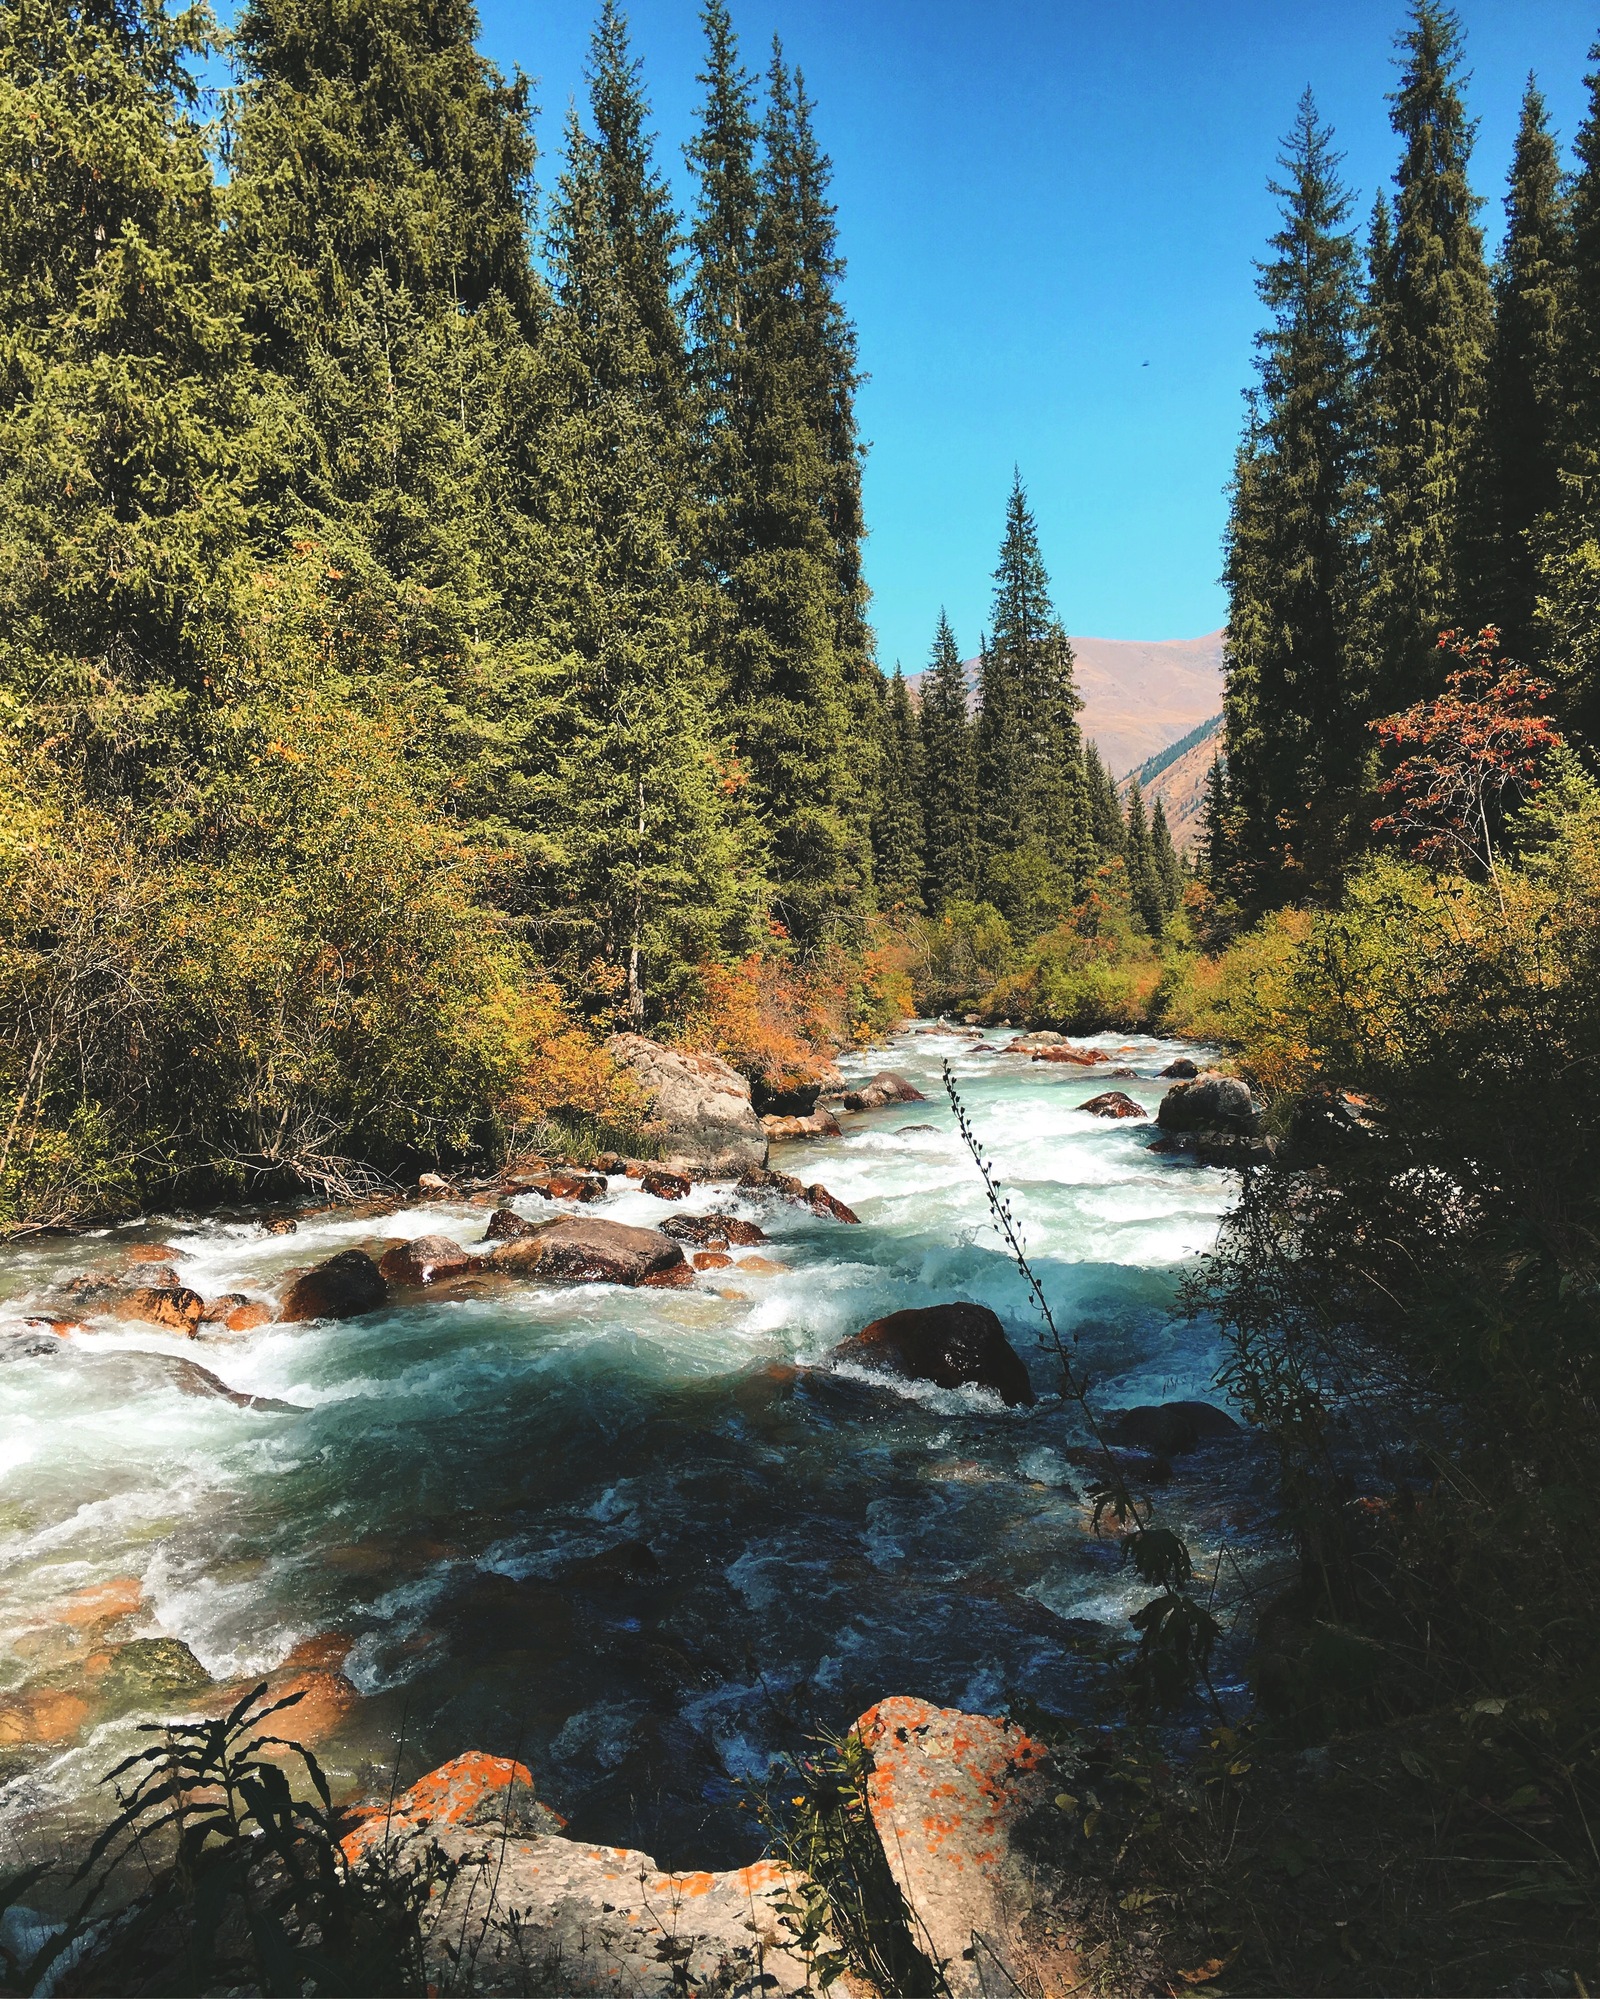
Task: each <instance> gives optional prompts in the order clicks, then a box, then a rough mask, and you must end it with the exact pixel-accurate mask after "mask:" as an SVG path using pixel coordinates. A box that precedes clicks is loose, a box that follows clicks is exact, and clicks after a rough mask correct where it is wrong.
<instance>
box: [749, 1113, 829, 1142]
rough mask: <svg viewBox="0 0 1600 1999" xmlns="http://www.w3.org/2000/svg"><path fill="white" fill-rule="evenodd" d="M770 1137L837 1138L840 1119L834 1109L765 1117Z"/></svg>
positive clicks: (765, 1127)
mask: <svg viewBox="0 0 1600 1999" xmlns="http://www.w3.org/2000/svg"><path fill="white" fill-rule="evenodd" d="M761 1123H762V1126H763V1128H764V1129H765V1131H766V1134H767V1136H768V1138H771V1139H784V1138H837V1137H838V1136H839V1130H840V1126H839V1120H838V1119H837V1118H836V1117H835V1116H834V1114H833V1112H832V1111H812V1112H811V1113H810V1115H809V1116H807V1117H764V1118H763V1119H762V1120H761Z"/></svg>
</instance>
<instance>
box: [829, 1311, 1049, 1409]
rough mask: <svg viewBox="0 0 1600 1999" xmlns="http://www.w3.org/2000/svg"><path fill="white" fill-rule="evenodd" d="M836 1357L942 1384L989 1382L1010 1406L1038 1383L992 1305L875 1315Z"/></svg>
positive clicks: (1029, 1394)
mask: <svg viewBox="0 0 1600 1999" xmlns="http://www.w3.org/2000/svg"><path fill="white" fill-rule="evenodd" d="M832 1358H833V1359H834V1360H844V1361H851V1362H854V1364H855V1365H856V1366H858V1367H868V1368H875V1369H878V1370H879V1371H881V1372H883V1373H886V1374H898V1375H901V1376H903V1377H904V1378H905V1379H906V1380H908V1381H931V1382H932V1383H933V1384H934V1385H935V1387H938V1388H963V1387H972V1388H987V1389H991V1390H992V1391H993V1392H994V1393H995V1394H996V1395H998V1396H999V1397H1000V1399H1001V1401H1002V1402H1004V1403H1005V1405H1006V1407H1007V1408H1008V1409H1015V1408H1017V1407H1018V1406H1019V1405H1022V1404H1028V1403H1031V1402H1032V1401H1033V1383H1032V1382H1031V1381H1029V1379H1028V1370H1027V1368H1026V1367H1024V1366H1023V1364H1022V1358H1021V1356H1020V1355H1019V1354H1018V1352H1017V1350H1016V1348H1015V1347H1014V1346H1013V1345H1012V1344H1011V1342H1010V1341H1009V1340H1008V1339H1007V1338H1006V1336H1005V1332H1004V1330H1003V1328H1002V1327H1001V1324H1000V1321H999V1320H998V1319H997V1318H996V1317H995V1315H994V1313H993V1312H991V1311H990V1310H989V1307H988V1306H987V1305H972V1304H967V1303H965V1302H961V1303H957V1304H950V1305H924V1306H912V1307H910V1308H909V1309H907V1310H906V1311H903V1312H891V1313H889V1315H888V1317H887V1318H883V1319H874V1320H873V1321H872V1323H871V1325H870V1326H863V1327H862V1329H861V1331H860V1332H859V1333H856V1334H855V1335H854V1336H853V1337H852V1338H850V1339H848V1340H845V1341H843V1342H841V1344H840V1345H838V1346H836V1347H835V1348H834V1350H833V1355H832Z"/></svg>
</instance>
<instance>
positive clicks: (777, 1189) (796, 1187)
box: [739, 1166, 806, 1201]
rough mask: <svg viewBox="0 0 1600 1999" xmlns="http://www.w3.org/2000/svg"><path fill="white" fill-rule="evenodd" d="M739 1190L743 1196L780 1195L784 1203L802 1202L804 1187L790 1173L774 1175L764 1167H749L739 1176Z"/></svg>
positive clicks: (804, 1195)
mask: <svg viewBox="0 0 1600 1999" xmlns="http://www.w3.org/2000/svg"><path fill="white" fill-rule="evenodd" d="M739 1190H740V1192H741V1193H745V1194H781V1195H782V1196H783V1198H784V1199H785V1200H786V1201H803V1200H804V1199H805V1197H806V1190H805V1185H804V1183H803V1182H802V1181H799V1180H797V1179H796V1178H795V1177H794V1175H793V1174H792V1173H776V1172H773V1171H772V1170H771V1169H770V1168H769V1167H766V1166H750V1167H746V1169H745V1171H744V1172H743V1173H741V1174H740V1175H739Z"/></svg>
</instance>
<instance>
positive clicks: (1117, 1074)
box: [1111, 1069, 1139, 1083]
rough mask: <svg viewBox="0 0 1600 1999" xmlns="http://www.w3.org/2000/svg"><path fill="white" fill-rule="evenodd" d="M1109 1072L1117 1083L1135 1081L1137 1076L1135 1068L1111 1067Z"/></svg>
mask: <svg viewBox="0 0 1600 1999" xmlns="http://www.w3.org/2000/svg"><path fill="white" fill-rule="evenodd" d="M1111 1074H1112V1076H1113V1077H1114V1078H1115V1080H1116V1081H1117V1082H1119V1083H1131V1082H1137V1081H1138V1077H1139V1072H1138V1070H1137V1069H1113V1070H1112V1072H1111Z"/></svg>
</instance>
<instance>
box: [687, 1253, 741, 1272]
mask: <svg viewBox="0 0 1600 1999" xmlns="http://www.w3.org/2000/svg"><path fill="white" fill-rule="evenodd" d="M732 1261H733V1258H732V1257H731V1256H729V1255H728V1254H727V1252H726V1251H725V1250H720V1249H697V1250H696V1251H695V1253H694V1267H695V1269H696V1270H726V1269H727V1268H728V1266H729V1264H730V1263H732Z"/></svg>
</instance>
